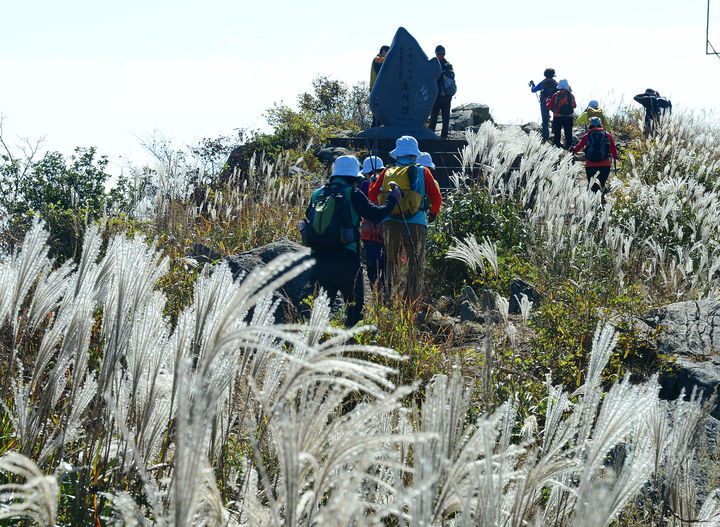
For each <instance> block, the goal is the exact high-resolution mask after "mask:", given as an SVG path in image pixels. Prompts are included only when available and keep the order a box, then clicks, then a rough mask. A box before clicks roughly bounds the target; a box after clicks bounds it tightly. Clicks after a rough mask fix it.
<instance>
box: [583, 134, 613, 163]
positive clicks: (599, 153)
mask: <svg viewBox="0 0 720 527" xmlns="http://www.w3.org/2000/svg"><path fill="white" fill-rule="evenodd" d="M608 157H610V142H609V141H608V138H607V132H605V130H593V131H591V132H588V139H587V146H586V147H585V159H586V160H587V161H594V162H598V161H604V160H606V159H607V158H608Z"/></svg>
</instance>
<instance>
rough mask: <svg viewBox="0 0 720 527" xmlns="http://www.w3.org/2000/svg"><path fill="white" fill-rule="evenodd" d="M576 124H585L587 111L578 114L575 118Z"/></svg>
mask: <svg viewBox="0 0 720 527" xmlns="http://www.w3.org/2000/svg"><path fill="white" fill-rule="evenodd" d="M576 122H577V124H584V125H587V122H588V115H587V112H583V113H581V114H580V116H579V117H578V118H577V121H576Z"/></svg>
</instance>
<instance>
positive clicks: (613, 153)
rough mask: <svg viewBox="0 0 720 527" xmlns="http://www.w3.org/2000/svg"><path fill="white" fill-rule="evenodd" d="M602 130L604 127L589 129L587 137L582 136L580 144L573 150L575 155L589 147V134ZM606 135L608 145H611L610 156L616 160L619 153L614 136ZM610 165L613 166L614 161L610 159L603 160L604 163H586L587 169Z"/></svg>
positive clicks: (586, 133)
mask: <svg viewBox="0 0 720 527" xmlns="http://www.w3.org/2000/svg"><path fill="white" fill-rule="evenodd" d="M602 129H603V127H602V126H596V127H594V128H590V129H588V131H587V132H585V135H584V136H582V139H580V142H579V143H578V144H576V145H575V147H574V148H573V154H577V153H578V152H579V151H580V150H582V149H583V148H585V147H586V146H587V142H588V134H589V133H590V132H594V131H595V130H602ZM605 133H606V134H607V138H608V143H610V155H611V156H612V157H613V158H614V159H617V158H618V153H617V148H615V139H613V136H611V135H610V134H608V133H607V132H605ZM610 165H612V160H611V159H610V158H609V157H608V158H607V159H603V160H602V161H587V160H586V161H585V166H586V167H609V166H610Z"/></svg>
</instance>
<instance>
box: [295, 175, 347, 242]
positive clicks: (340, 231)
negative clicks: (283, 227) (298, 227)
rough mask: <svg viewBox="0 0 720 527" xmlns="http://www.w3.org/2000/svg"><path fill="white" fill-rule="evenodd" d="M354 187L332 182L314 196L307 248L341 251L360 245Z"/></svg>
mask: <svg viewBox="0 0 720 527" xmlns="http://www.w3.org/2000/svg"><path fill="white" fill-rule="evenodd" d="M351 192H352V187H350V186H346V185H337V184H333V183H328V184H327V185H325V186H324V187H322V188H320V189H318V190H316V191H315V193H314V194H313V197H312V200H311V201H310V207H309V208H308V220H309V221H308V225H307V226H306V227H305V228H304V229H303V231H302V243H303V245H305V246H307V247H310V248H311V249H314V250H316V251H323V250H331V249H340V248H343V246H346V245H348V244H352V243H354V242H357V240H358V238H359V225H360V217H359V216H358V214H357V212H355V210H354V209H353V208H352V202H351V198H350V193H351Z"/></svg>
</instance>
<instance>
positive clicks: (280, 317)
mask: <svg viewBox="0 0 720 527" xmlns="http://www.w3.org/2000/svg"><path fill="white" fill-rule="evenodd" d="M291 252H292V253H300V254H303V255H307V256H309V255H310V249H308V248H307V247H303V246H302V245H300V244H298V243H295V242H293V241H290V240H288V239H286V238H281V239H279V240H277V241H274V242H272V243H269V244H267V245H263V246H261V247H257V248H255V249H252V250H250V251H246V252H243V253H238V254H233V255H231V256H227V257H225V258H224V261H226V262H227V263H228V265H229V266H230V271H231V272H232V275H233V278H235V279H237V278H239V277H241V276H247V275H248V274H249V273H250V272H252V271H253V270H255V269H258V268H262V267H264V266H265V265H267V264H268V263H269V262H270V261H272V260H274V259H275V258H277V257H278V256H281V255H283V254H287V253H291ZM313 289H314V283H313V279H312V270H311V269H306V270H305V271H303V272H302V273H300V274H299V275H298V276H296V277H295V278H293V279H292V280H290V281H289V282H287V283H286V284H285V285H283V286H282V288H280V289H279V290H278V291H276V292H275V293H274V296H275V297H276V298H279V299H280V306H279V307H278V309H277V311H276V312H275V320H276V321H277V322H292V321H295V320H296V319H297V315H298V314H300V313H301V312H302V306H301V302H302V301H303V299H305V298H307V297H308V296H310V295H312V294H313Z"/></svg>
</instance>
